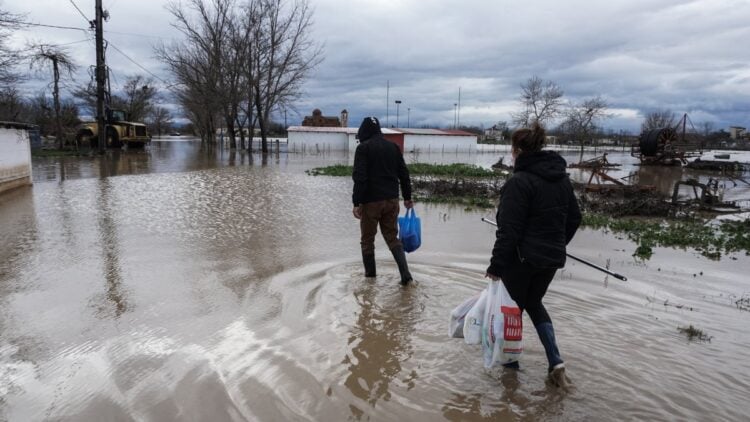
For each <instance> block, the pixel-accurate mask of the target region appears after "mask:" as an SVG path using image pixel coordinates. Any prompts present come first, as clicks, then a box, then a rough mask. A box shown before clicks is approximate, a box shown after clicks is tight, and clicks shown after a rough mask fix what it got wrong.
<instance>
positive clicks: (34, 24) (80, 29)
mask: <svg viewBox="0 0 750 422" xmlns="http://www.w3.org/2000/svg"><path fill="white" fill-rule="evenodd" d="M19 24H20V25H25V26H41V27H44V28H55V29H72V30H76V31H83V32H88V29H86V28H76V27H74V26H61V25H47V24H44V23H34V22H19Z"/></svg>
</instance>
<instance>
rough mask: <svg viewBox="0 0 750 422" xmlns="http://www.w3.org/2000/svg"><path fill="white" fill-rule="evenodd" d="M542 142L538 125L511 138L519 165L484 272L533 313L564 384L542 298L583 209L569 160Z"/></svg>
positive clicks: (554, 372) (505, 192)
mask: <svg viewBox="0 0 750 422" xmlns="http://www.w3.org/2000/svg"><path fill="white" fill-rule="evenodd" d="M544 140H545V135H544V129H543V128H542V127H541V126H539V124H538V123H534V124H533V125H532V127H531V129H528V128H523V129H518V130H516V131H515V132H513V135H512V136H511V142H512V144H511V145H512V150H511V151H512V154H513V158H514V159H515V166H514V168H513V176H512V177H511V178H510V179H508V181H507V182H506V183H505V185H504V186H503V188H502V190H501V192H500V204H499V206H498V209H497V224H498V228H497V234H496V236H497V238H496V240H495V246H494V248H493V249H492V258H491V259H490V266H489V268H487V274H486V276H487V277H489V278H491V279H492V280H502V282H503V284H504V285H505V288H506V289H508V293H510V296H511V298H513V300H515V301H516V303H517V304H518V307H519V308H521V309H522V310H525V311H526V313H528V314H529V317H530V318H531V321H532V322H533V323H534V327H535V328H536V332H537V334H539V339H540V340H541V342H542V345H544V350H545V352H546V354H547V361H548V362H549V368H548V373H549V380H550V381H551V382H552V383H553V384H554V385H557V386H558V387H562V388H566V387H567V386H568V383H569V380H568V379H567V377H566V375H565V365H564V364H563V360H562V357H561V356H560V351H559V350H558V348H557V342H556V341H555V331H554V329H553V327H552V320H551V319H550V317H549V314H547V310H546V309H545V308H544V305H543V304H542V298H543V297H544V294H545V293H546V292H547V287H548V286H549V284H550V282H551V281H552V278H553V277H554V276H555V272H556V271H557V269H558V268H562V267H563V266H565V246H566V245H567V244H568V242H570V240H571V239H572V238H573V235H574V234H575V232H576V230H577V229H578V226H579V225H580V223H581V211H580V209H579V208H578V202H577V201H576V198H575V195H574V194H573V186H572V185H571V184H570V180H569V179H568V175H567V173H565V169H566V167H567V163H566V162H565V160H564V159H563V158H562V157H560V155H559V154H558V153H556V152H554V151H542V147H543V146H544ZM514 367H516V368H517V367H518V363H517V362H515V365H514Z"/></svg>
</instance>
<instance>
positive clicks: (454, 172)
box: [306, 163, 497, 177]
mask: <svg viewBox="0 0 750 422" xmlns="http://www.w3.org/2000/svg"><path fill="white" fill-rule="evenodd" d="M406 167H408V168H409V174H410V175H412V176H420V175H430V176H450V177H495V176H497V174H496V173H495V172H494V171H492V170H488V169H486V168H483V167H479V166H475V165H473V164H461V163H457V164H428V163H412V164H407V165H406ZM352 171H353V167H352V166H349V165H344V164H335V165H332V166H326V167H315V168H313V169H310V170H307V172H306V173H307V174H309V175H311V176H338V177H351V175H352Z"/></svg>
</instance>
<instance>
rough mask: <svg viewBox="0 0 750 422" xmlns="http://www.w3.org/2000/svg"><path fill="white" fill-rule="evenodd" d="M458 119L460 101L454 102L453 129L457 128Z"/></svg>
mask: <svg viewBox="0 0 750 422" xmlns="http://www.w3.org/2000/svg"><path fill="white" fill-rule="evenodd" d="M456 119H458V103H453V129H455V128H456Z"/></svg>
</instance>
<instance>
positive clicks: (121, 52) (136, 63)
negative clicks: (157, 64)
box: [107, 40, 169, 85]
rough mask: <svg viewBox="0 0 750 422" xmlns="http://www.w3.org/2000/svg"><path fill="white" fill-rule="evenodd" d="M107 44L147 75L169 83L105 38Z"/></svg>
mask: <svg viewBox="0 0 750 422" xmlns="http://www.w3.org/2000/svg"><path fill="white" fill-rule="evenodd" d="M107 45H108V46H110V47H112V48H114V49H115V50H116V51H117V52H118V53H120V54H122V55H123V56H124V57H125V58H126V59H128V60H130V62H131V63H133V64H134V65H136V66H138V67H139V68H141V69H143V71H144V72H146V73H148V74H149V75H151V76H153V77H154V78H156V79H158V80H160V81H161V82H163V83H164V84H166V85H169V83H168V82H167V81H165V80H164V79H162V78H160V77H158V76H156V75H155V74H154V73H153V72H151V71H150V70H148V69H146V68H145V67H143V66H141V64H140V63H138V62H136V61H135V60H133V59H132V58H130V56H128V55H127V54H125V53H124V52H123V51H122V50H120V49H119V48H117V46H116V45H114V44H112V42H111V41H109V40H107Z"/></svg>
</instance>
